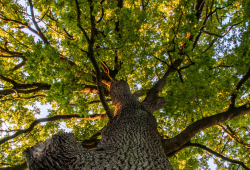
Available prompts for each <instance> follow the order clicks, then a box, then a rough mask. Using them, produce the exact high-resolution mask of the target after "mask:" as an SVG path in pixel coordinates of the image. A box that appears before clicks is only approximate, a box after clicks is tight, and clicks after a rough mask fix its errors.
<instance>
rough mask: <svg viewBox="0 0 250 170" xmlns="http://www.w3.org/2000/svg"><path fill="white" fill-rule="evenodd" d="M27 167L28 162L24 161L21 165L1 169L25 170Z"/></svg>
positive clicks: (1, 169)
mask: <svg viewBox="0 0 250 170" xmlns="http://www.w3.org/2000/svg"><path fill="white" fill-rule="evenodd" d="M26 168H28V167H27V164H26V162H24V163H22V164H21V165H16V166H13V167H6V168H0V170H25V169H26Z"/></svg>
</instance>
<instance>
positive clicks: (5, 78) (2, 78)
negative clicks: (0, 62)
mask: <svg viewBox="0 0 250 170" xmlns="http://www.w3.org/2000/svg"><path fill="white" fill-rule="evenodd" d="M0 79H1V80H4V81H7V82H9V83H11V84H13V85H14V86H15V85H17V84H18V83H17V82H16V81H14V80H11V79H9V78H7V77H5V76H4V75H1V74H0Z"/></svg>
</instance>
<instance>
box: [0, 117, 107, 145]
mask: <svg viewBox="0 0 250 170" xmlns="http://www.w3.org/2000/svg"><path fill="white" fill-rule="evenodd" d="M74 118H84V117H80V116H79V115H57V116H53V117H48V118H41V119H36V120H35V121H34V122H33V123H31V125H30V126H29V128H28V129H25V130H18V131H17V132H16V133H15V134H13V135H11V136H8V137H5V138H3V139H2V140H0V145H1V144H3V143H4V142H7V141H8V140H11V139H14V138H15V137H17V136H18V135H21V134H23V133H27V132H30V131H31V130H33V128H34V127H35V126H36V125H37V124H39V123H41V122H48V121H56V120H62V119H74ZM104 118H106V116H105V115H100V114H96V115H90V116H89V117H87V118H84V119H88V120H89V119H91V120H92V119H104Z"/></svg>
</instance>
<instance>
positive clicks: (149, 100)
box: [142, 59, 182, 112]
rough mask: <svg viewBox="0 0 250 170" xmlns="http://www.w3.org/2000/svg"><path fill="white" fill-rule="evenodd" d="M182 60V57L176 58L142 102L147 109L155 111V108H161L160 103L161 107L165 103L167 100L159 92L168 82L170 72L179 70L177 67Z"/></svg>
mask: <svg viewBox="0 0 250 170" xmlns="http://www.w3.org/2000/svg"><path fill="white" fill-rule="evenodd" d="M181 62H182V60H181V59H177V60H175V61H174V63H173V65H172V66H171V68H169V69H168V70H167V72H166V73H165V74H164V76H163V77H162V78H161V79H160V80H159V81H158V82H157V83H156V84H155V85H154V86H153V87H152V88H151V89H150V90H149V91H148V93H147V96H146V98H145V99H144V100H143V102H142V104H143V106H144V107H145V108H146V109H147V110H149V111H151V112H154V111H155V109H157V108H159V104H161V107H162V105H163V104H165V102H163V100H164V99H163V98H159V97H158V94H159V92H160V91H161V90H162V88H163V87H164V85H165V84H166V81H167V77H168V76H169V75H170V73H172V72H175V71H176V70H177V67H178V66H180V65H181ZM156 106H157V107H156Z"/></svg>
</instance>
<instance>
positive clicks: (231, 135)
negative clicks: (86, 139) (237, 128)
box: [216, 125, 250, 152]
mask: <svg viewBox="0 0 250 170" xmlns="http://www.w3.org/2000/svg"><path fill="white" fill-rule="evenodd" d="M216 126H218V127H219V128H220V129H221V130H222V131H224V132H226V134H227V135H228V136H229V138H230V139H233V140H234V141H236V142H238V143H240V144H241V145H242V146H243V147H245V148H246V149H247V150H248V152H250V145H248V144H246V143H244V141H242V140H241V139H239V137H238V136H237V134H236V133H235V132H234V131H233V130H232V129H231V128H230V127H229V126H228V125H226V127H227V129H228V130H229V131H230V132H228V130H227V129H226V128H225V127H224V126H222V125H216Z"/></svg>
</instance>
